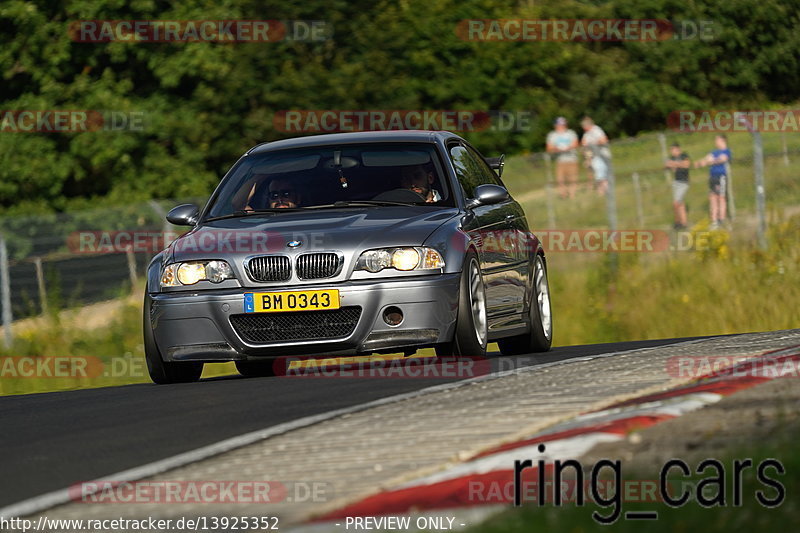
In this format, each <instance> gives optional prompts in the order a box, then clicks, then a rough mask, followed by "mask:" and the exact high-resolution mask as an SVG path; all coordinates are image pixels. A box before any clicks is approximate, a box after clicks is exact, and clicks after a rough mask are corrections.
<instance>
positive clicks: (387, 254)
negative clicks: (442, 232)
mask: <svg viewBox="0 0 800 533" xmlns="http://www.w3.org/2000/svg"><path fill="white" fill-rule="evenodd" d="M385 268H394V269H395V270H402V271H410V270H438V269H441V268H444V258H443V257H442V254H440V253H439V251H438V250H435V249H433V248H427V247H424V246H415V247H403V248H379V249H377V250H367V251H366V252H364V253H362V254H361V256H360V257H359V258H358V261H357V262H356V270H366V271H367V272H380V271H381V270H383V269H385Z"/></svg>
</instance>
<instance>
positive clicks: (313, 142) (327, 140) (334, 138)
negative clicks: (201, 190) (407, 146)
mask: <svg viewBox="0 0 800 533" xmlns="http://www.w3.org/2000/svg"><path fill="white" fill-rule="evenodd" d="M451 138H456V139H460V138H461V137H459V136H458V135H456V134H455V133H451V132H449V131H428V130H393V131H359V132H352V133H329V134H325V135H308V136H305V137H294V138H292V139H283V140H280V141H272V142H268V143H263V144H259V145H257V146H255V147H253V148H251V149H250V150H248V151H247V153H246V154H245V155H250V154H257V153H263V152H271V151H274V150H285V149H291V148H308V147H314V146H327V145H331V144H356V143H371V142H429V143H434V142H437V141H440V142H443V141H445V140H447V139H451Z"/></svg>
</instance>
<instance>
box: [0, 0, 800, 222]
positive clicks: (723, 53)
mask: <svg viewBox="0 0 800 533" xmlns="http://www.w3.org/2000/svg"><path fill="white" fill-rule="evenodd" d="M474 18H480V19H492V18H529V19H549V18H570V19H574V18H642V19H655V18H657V19H670V20H675V19H677V20H711V21H713V24H714V32H715V38H714V39H713V40H710V41H709V40H700V39H689V40H666V41H658V42H624V43H621V42H589V43H586V42H509V41H506V42H482V41H477V42H472V41H467V40H463V39H460V38H459V36H458V34H457V32H456V27H457V25H458V23H459V21H461V20H463V19H474ZM87 19H88V20H140V19H159V20H199V19H213V20H223V19H224V20H228V19H281V20H283V19H305V20H324V21H325V22H326V24H327V27H328V28H329V29H330V30H332V36H331V37H330V38H329V39H327V40H324V41H321V42H292V41H282V42H268V43H236V44H230V43H209V42H195V43H131V42H110V43H81V42H76V41H74V40H72V39H71V38H70V35H69V32H68V28H69V23H70V21H75V20H87ZM798 26H800V2H798V1H797V0H759V1H758V2H755V1H753V0H704V1H703V0H701V1H695V2H685V1H682V0H613V1H602V0H593V1H583V2H579V1H576V0H564V1H559V2H546V3H545V2H539V1H536V2H533V1H530V2H527V1H525V2H500V1H490V0H467V1H464V0H437V1H433V2H432V1H430V0H400V1H396V0H377V1H376V0H370V1H365V0H332V1H326V2H320V1H318V0H316V1H313V0H312V1H304V2H285V1H282V2H274V1H268V2H263V1H256V0H214V1H210V0H204V1H196V2H185V3H184V2H180V3H173V2H167V1H156V0H132V1H125V0H64V1H62V2H52V1H50V0H39V1H35V2H27V1H22V0H6V1H4V2H3V3H1V4H0V72H1V73H2V85H0V102H2V103H0V109H2V110H22V109H92V110H116V111H128V112H131V111H135V112H143V113H144V116H145V127H144V129H143V131H119V132H102V131H93V132H83V133H9V132H2V133H0V208H3V209H4V210H6V211H9V210H10V211H21V210H23V209H24V210H26V211H28V212H30V211H31V210H50V209H57V210H58V209H65V208H67V207H75V206H78V205H81V204H88V203H90V202H92V201H95V200H92V199H96V198H98V197H103V198H106V199H108V201H109V202H120V201H129V200H131V199H134V198H135V199H146V198H151V197H161V198H164V197H180V196H196V195H198V194H207V193H208V192H209V191H210V190H211V188H213V186H214V185H215V184H216V182H217V181H218V180H219V178H220V176H221V175H222V174H223V173H224V172H225V170H226V169H227V168H228V167H229V166H230V165H231V164H232V163H233V162H234V161H235V159H236V158H237V157H238V156H239V155H240V154H241V153H242V152H243V151H244V150H246V149H247V148H248V147H250V146H251V145H253V144H255V143H257V142H262V141H268V140H273V139H278V138H282V137H285V136H287V135H288V134H286V133H283V132H280V131H276V129H275V127H274V123H273V117H274V115H275V114H276V112H279V111H282V110H292V109H295V110H297V109H299V110H310V109H340V110H341V109H356V110H361V109H364V110H369V109H381V110H387V109H389V110H391V109H396V110H411V109H430V110H441V109H468V110H506V111H531V112H533V113H534V117H535V118H534V120H533V122H532V126H533V127H532V128H529V129H528V130H527V131H492V130H486V131H480V132H473V133H469V134H467V136H468V137H469V138H471V140H473V141H474V142H475V143H476V144H477V145H478V147H479V148H480V149H482V150H483V151H484V152H486V153H493V152H495V151H498V150H503V151H506V152H510V153H511V152H519V151H524V150H539V149H541V146H542V143H543V141H544V135H545V134H546V132H547V130H549V128H550V123H551V121H552V118H553V117H554V116H555V115H556V114H564V115H566V116H568V117H569V118H570V119H572V120H573V121H575V120H576V119H577V118H578V117H579V116H580V115H582V114H584V113H591V114H592V115H593V116H594V117H595V118H596V120H597V121H598V122H599V123H601V124H602V125H603V126H604V127H605V128H606V129H607V130H608V132H609V133H610V135H611V136H612V137H614V136H620V135H625V134H633V133H635V132H638V131H641V130H645V129H661V128H663V127H664V126H665V124H666V115H667V114H668V113H669V112H670V111H672V110H676V109H693V108H709V107H714V108H725V107H732V106H738V107H751V108H754V107H761V108H763V107H769V106H772V105H777V104H786V103H791V102H793V101H796V100H797V97H798V89H797V87H798V86H800V64H798V63H799V62H800V34H798V32H796V31H794V30H795V28H797V27H798ZM573 123H574V122H573Z"/></svg>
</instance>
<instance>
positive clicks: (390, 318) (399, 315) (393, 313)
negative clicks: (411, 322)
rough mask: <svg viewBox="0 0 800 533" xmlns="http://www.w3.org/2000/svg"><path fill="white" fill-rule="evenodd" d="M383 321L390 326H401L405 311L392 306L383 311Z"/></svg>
mask: <svg viewBox="0 0 800 533" xmlns="http://www.w3.org/2000/svg"><path fill="white" fill-rule="evenodd" d="M383 321H384V322H386V323H387V324H389V325H390V326H399V325H400V324H401V323H402V322H403V311H401V310H400V308H399V307H395V306H394V305H391V306H389V307H387V308H386V309H384V310H383Z"/></svg>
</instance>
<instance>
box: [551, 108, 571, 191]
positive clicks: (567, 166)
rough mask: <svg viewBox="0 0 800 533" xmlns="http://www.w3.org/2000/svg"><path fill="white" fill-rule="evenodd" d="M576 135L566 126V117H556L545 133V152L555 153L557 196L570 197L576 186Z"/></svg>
mask: <svg viewBox="0 0 800 533" xmlns="http://www.w3.org/2000/svg"><path fill="white" fill-rule="evenodd" d="M577 148H578V135H577V134H576V133H575V132H574V131H572V130H571V129H569V128H567V119H566V118H564V117H558V118H557V119H556V120H555V122H554V123H553V131H551V132H550V133H548V134H547V153H550V154H556V182H557V183H558V189H559V196H561V198H572V197H574V196H575V191H576V189H577V187H578V153H577V151H576V150H577Z"/></svg>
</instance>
